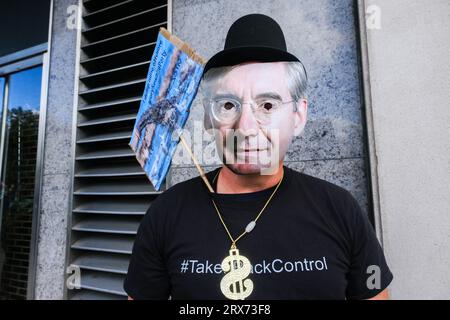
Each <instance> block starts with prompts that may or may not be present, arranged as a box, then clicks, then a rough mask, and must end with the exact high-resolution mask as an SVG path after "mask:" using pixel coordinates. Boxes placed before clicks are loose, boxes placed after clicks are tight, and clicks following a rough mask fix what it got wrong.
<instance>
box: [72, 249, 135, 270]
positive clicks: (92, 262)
mask: <svg viewBox="0 0 450 320" xmlns="http://www.w3.org/2000/svg"><path fill="white" fill-rule="evenodd" d="M128 264H129V260H128V258H127V256H125V255H121V254H112V253H104V254H99V253H92V252H84V253H82V254H81V255H80V256H78V257H77V258H76V259H75V260H74V261H73V262H72V263H71V265H73V266H78V267H80V268H81V269H85V270H94V271H103V272H112V273H118V274H126V273H127V270H128Z"/></svg>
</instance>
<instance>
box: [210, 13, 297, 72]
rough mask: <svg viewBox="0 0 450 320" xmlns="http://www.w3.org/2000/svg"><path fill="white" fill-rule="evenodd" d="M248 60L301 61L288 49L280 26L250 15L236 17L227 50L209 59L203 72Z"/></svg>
mask: <svg viewBox="0 0 450 320" xmlns="http://www.w3.org/2000/svg"><path fill="white" fill-rule="evenodd" d="M248 61H258V62H277V61H297V62H300V63H301V61H300V60H299V59H298V58H297V57H296V56H294V55H293V54H291V53H289V52H288V51H287V48H286V41H285V39H284V34H283V31H282V30H281V27H280V25H279V24H278V23H277V22H276V21H275V20H273V19H272V18H270V17H268V16H266V15H263V14H249V15H246V16H243V17H241V18H239V19H238V20H236V21H235V22H234V23H233V24H232V25H231V27H230V29H229V30H228V33H227V37H226V40H225V46H224V49H223V50H222V51H219V52H218V53H216V54H215V55H214V56H212V57H211V58H210V59H209V60H208V62H207V63H206V65H205V68H204V70H203V74H205V73H206V71H208V70H209V69H211V68H217V67H224V66H233V65H237V64H240V63H243V62H248ZM302 65H303V64H302ZM303 68H304V67H303ZM305 73H306V71H305Z"/></svg>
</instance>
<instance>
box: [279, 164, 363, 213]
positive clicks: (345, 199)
mask: <svg viewBox="0 0 450 320" xmlns="http://www.w3.org/2000/svg"><path fill="white" fill-rule="evenodd" d="M288 170H290V172H291V176H292V180H293V183H294V184H296V185H297V186H298V187H299V188H301V189H302V190H304V192H306V193H308V194H309V195H311V196H312V197H315V198H319V199H320V200H324V201H325V200H328V201H332V202H339V203H341V204H342V205H345V206H347V205H349V204H350V203H353V202H354V201H355V198H354V197H353V195H352V194H351V193H350V192H349V191H348V190H347V189H345V188H344V187H341V186H339V185H337V184H335V183H333V182H330V181H327V180H325V179H322V178H318V177H315V176H312V175H309V174H306V173H304V172H300V171H297V170H294V169H291V168H288Z"/></svg>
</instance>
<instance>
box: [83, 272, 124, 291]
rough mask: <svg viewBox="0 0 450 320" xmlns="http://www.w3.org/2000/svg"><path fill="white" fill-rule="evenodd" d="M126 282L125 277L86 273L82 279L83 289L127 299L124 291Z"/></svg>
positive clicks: (103, 273)
mask: <svg viewBox="0 0 450 320" xmlns="http://www.w3.org/2000/svg"><path fill="white" fill-rule="evenodd" d="M124 280H125V277H124V276H123V275H118V274H112V273H106V272H96V271H85V272H83V276H82V277H81V288H83V289H89V290H93V291H99V292H105V293H110V294H117V295H121V296H125V297H126V296H127V294H126V292H125V291H124V289H123V281H124Z"/></svg>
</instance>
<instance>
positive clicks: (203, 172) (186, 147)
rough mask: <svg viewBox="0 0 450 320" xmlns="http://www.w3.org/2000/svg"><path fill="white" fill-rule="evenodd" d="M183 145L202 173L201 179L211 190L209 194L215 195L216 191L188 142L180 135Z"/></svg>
mask: <svg viewBox="0 0 450 320" xmlns="http://www.w3.org/2000/svg"><path fill="white" fill-rule="evenodd" d="M180 140H181V144H182V145H183V146H184V148H185V149H186V150H187V152H189V155H190V156H191V158H192V160H193V161H194V164H195V166H196V167H197V170H198V172H199V173H200V177H202V179H203V181H204V182H205V184H206V186H207V187H208V189H209V192H211V193H214V189H213V188H212V187H211V184H210V183H209V181H208V179H207V178H206V175H205V171H203V169H202V168H201V167H200V165H199V163H198V161H197V158H196V157H195V156H194V154H193V153H192V151H191V148H190V147H189V146H188V145H187V143H186V141H185V140H184V138H183V136H182V135H180Z"/></svg>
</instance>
